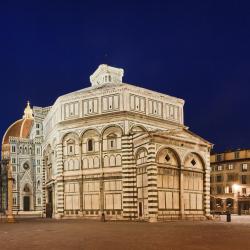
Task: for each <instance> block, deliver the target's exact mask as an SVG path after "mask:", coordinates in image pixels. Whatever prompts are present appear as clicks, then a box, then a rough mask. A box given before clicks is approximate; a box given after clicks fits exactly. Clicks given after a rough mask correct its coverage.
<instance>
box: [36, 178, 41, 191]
mask: <svg viewBox="0 0 250 250" xmlns="http://www.w3.org/2000/svg"><path fill="white" fill-rule="evenodd" d="M40 188H41V182H40V181H39V180H38V181H37V189H40Z"/></svg>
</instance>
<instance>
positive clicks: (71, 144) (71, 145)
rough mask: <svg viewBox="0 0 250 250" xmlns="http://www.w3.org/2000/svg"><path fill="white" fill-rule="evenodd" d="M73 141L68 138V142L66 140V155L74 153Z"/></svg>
mask: <svg viewBox="0 0 250 250" xmlns="http://www.w3.org/2000/svg"><path fill="white" fill-rule="evenodd" d="M74 146H75V141H73V140H69V141H68V142H67V151H68V152H67V153H68V155H73V154H74V153H75V147H74Z"/></svg>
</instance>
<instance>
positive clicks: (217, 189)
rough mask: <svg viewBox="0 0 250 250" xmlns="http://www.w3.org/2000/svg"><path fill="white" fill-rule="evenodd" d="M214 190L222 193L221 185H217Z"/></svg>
mask: <svg viewBox="0 0 250 250" xmlns="http://www.w3.org/2000/svg"><path fill="white" fill-rule="evenodd" d="M216 191H217V194H222V187H221V186H217V187H216Z"/></svg>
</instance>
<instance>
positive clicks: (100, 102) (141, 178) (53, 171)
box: [9, 65, 212, 221]
mask: <svg viewBox="0 0 250 250" xmlns="http://www.w3.org/2000/svg"><path fill="white" fill-rule="evenodd" d="M122 78H123V70H122V69H118V68H114V67H110V66H107V65H100V66H99V67H98V69H97V70H96V71H95V72H94V74H93V75H91V76H90V82H91V86H90V87H88V88H85V89H82V90H79V91H76V92H73V93H70V94H67V95H64V96H61V97H59V98H58V99H57V100H56V101H55V103H54V104H53V106H51V107H49V108H44V109H42V108H34V121H33V126H32V128H31V133H30V136H28V138H25V140H31V142H32V147H33V151H32V152H33V154H34V156H32V157H33V158H34V159H35V161H33V163H34V164H35V165H32V166H31V164H32V161H31V160H30V161H29V162H28V163H29V166H30V168H31V169H37V167H38V166H40V165H37V164H38V162H37V161H36V160H40V162H39V164H41V163H42V167H41V172H40V173H41V175H39V177H38V176H37V175H36V174H35V175H34V177H33V179H34V180H35V181H34V180H33V181H31V180H30V182H29V183H32V184H33V186H32V188H33V189H32V192H33V194H34V188H35V187H34V183H36V185H37V182H38V180H39V181H40V183H41V184H42V185H41V186H42V192H41V193H39V194H36V197H39V198H40V197H41V195H42V197H41V206H42V208H43V212H44V213H46V215H47V216H48V217H55V218H64V217H77V216H83V217H92V218H99V217H101V216H103V215H105V217H106V218H110V219H144V220H149V221H157V220H164V219H169V218H185V217H192V218H193V217H197V218H205V217H206V216H209V214H210V149H211V146H212V145H211V144H210V143H209V142H207V141H206V140H204V139H202V138H201V137H199V136H197V135H195V134H194V133H192V132H191V131H189V130H188V128H187V127H186V126H185V125H184V114H183V106H184V101H183V100H182V99H179V98H176V97H172V96H168V95H165V94H161V93H157V92H154V91H150V90H147V89H144V88H140V87H137V86H134V85H130V84H126V83H123V81H122ZM38 110H39V111H41V112H43V115H40V116H39V117H40V120H39V121H40V123H39V128H40V129H41V131H40V132H39V133H41V134H39V136H40V135H41V137H39V136H38V135H37V134H36V129H37V125H36V124H37V123H36V113H37V111H38ZM32 131H33V132H32ZM14 140H17V139H16V138H15V139H14V138H12V137H10V140H9V141H14ZM22 140H23V139H22ZM38 141H39V142H38ZM35 143H37V144H36V145H37V146H36V145H35ZM10 145H11V144H10ZM38 145H39V146H38ZM38 147H39V148H41V152H40V154H38V151H37V148H38ZM38 155H39V158H37V157H38ZM25 161H26V160H23V161H22V164H24V162H25ZM13 166H14V165H13ZM25 171H26V172H27V170H25ZM25 171H24V172H25ZM29 188H30V189H29V190H31V187H29ZM19 190H24V189H23V187H22V188H21V189H19ZM36 190H37V189H36ZM33 199H34V198H33ZM33 203H34V200H33ZM33 203H32V204H33ZM41 206H39V209H41ZM21 208H22V207H21Z"/></svg>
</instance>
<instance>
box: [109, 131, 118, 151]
mask: <svg viewBox="0 0 250 250" xmlns="http://www.w3.org/2000/svg"><path fill="white" fill-rule="evenodd" d="M116 139H117V136H116V135H115V134H111V135H109V136H108V149H110V150H112V149H115V148H116Z"/></svg>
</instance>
